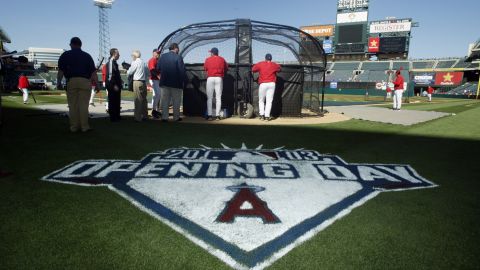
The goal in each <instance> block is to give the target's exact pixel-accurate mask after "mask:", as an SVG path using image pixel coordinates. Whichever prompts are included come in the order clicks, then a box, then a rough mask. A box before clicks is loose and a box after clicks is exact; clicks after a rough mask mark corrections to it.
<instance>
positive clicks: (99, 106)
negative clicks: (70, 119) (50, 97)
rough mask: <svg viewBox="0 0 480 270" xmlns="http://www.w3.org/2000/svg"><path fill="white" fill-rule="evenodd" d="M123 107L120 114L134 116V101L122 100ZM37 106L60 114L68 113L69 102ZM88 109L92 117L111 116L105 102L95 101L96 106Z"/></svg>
mask: <svg viewBox="0 0 480 270" xmlns="http://www.w3.org/2000/svg"><path fill="white" fill-rule="evenodd" d="M120 106H121V107H122V109H121V111H120V114H121V115H122V116H132V115H133V110H134V103H133V101H127V100H122V101H121V103H120ZM36 108H38V109H41V110H45V111H47V112H50V113H58V114H65V115H67V114H68V106H67V104H46V105H38V106H36ZM88 111H89V114H90V118H103V117H109V115H108V114H107V112H106V110H105V103H104V102H102V103H98V102H96V103H95V106H89V107H88Z"/></svg>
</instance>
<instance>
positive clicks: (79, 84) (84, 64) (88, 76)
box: [57, 37, 98, 132]
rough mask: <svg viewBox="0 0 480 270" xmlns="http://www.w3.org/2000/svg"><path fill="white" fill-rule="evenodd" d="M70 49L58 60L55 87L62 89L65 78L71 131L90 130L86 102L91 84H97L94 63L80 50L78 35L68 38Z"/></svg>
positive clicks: (80, 43) (80, 44)
mask: <svg viewBox="0 0 480 270" xmlns="http://www.w3.org/2000/svg"><path fill="white" fill-rule="evenodd" d="M70 48H71V50H70V51H66V52H64V53H63V54H62V55H61V56H60V59H59V60H58V69H59V71H58V75H57V87H58V89H62V88H63V85H62V78H63V76H65V78H66V79H67V102H68V112H69V118H70V131H71V132H78V131H80V130H81V131H82V132H87V131H90V130H92V129H91V128H90V125H89V124H88V102H89V100H90V91H91V85H92V83H94V84H95V85H98V78H97V74H96V68H95V64H94V63H93V59H92V57H91V56H90V54H88V53H86V52H84V51H82V49H81V48H82V41H81V40H80V39H79V38H78V37H74V38H72V39H71V40H70Z"/></svg>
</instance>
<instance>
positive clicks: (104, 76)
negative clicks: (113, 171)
mask: <svg viewBox="0 0 480 270" xmlns="http://www.w3.org/2000/svg"><path fill="white" fill-rule="evenodd" d="M102 81H103V83H102V85H103V88H105V94H106V97H105V111H106V112H107V113H108V89H107V84H106V81H107V64H104V65H103V66H102Z"/></svg>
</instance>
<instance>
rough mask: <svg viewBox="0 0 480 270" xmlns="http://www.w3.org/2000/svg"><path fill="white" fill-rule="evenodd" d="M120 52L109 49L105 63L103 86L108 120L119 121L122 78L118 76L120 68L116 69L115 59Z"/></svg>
mask: <svg viewBox="0 0 480 270" xmlns="http://www.w3.org/2000/svg"><path fill="white" fill-rule="evenodd" d="M119 57H120V53H119V52H118V50H117V49H115V48H112V49H110V59H108V62H107V64H106V72H105V86H106V88H107V89H108V93H109V95H108V114H110V121H112V122H116V121H120V119H121V117H120V100H121V93H122V84H123V82H122V78H121V77H120V70H119V69H118V63H117V60H118V58H119Z"/></svg>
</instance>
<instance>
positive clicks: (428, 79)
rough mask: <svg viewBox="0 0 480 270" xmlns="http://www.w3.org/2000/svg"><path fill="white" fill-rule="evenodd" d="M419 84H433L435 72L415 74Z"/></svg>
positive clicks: (415, 79)
mask: <svg viewBox="0 0 480 270" xmlns="http://www.w3.org/2000/svg"><path fill="white" fill-rule="evenodd" d="M413 81H414V82H415V84H417V85H432V84H433V83H434V82H435V73H421V74H416V75H414V76H413Z"/></svg>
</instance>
